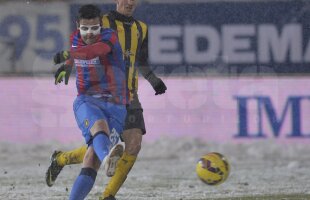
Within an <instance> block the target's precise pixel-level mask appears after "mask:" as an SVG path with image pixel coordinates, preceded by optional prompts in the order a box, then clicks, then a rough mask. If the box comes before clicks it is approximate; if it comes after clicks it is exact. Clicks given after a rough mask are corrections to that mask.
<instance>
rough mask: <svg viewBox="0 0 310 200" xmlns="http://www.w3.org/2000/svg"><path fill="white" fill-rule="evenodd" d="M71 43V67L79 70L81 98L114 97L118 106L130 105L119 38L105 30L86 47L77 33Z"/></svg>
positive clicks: (74, 33)
mask: <svg viewBox="0 0 310 200" xmlns="http://www.w3.org/2000/svg"><path fill="white" fill-rule="evenodd" d="M70 42H71V50H70V52H71V60H70V62H71V63H70V64H71V66H72V64H73V63H74V66H75V69H76V87H77V91H78V95H82V94H85V95H91V96H97V97H100V96H102V97H104V98H106V97H108V98H110V97H111V98H113V100H114V102H116V103H119V104H128V102H129V90H128V86H127V80H126V70H125V67H126V65H125V63H124V60H123V53H122V48H121V45H120V44H119V42H118V38H117V34H116V33H115V32H114V31H113V30H112V29H102V30H101V34H99V35H98V36H97V42H96V43H94V44H91V45H87V44H85V43H84V42H83V40H82V38H81V35H80V31H79V30H76V31H75V32H73V33H72V34H71V37H70ZM72 62H73V63H72Z"/></svg>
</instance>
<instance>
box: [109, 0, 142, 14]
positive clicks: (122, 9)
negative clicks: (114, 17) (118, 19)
mask: <svg viewBox="0 0 310 200" xmlns="http://www.w3.org/2000/svg"><path fill="white" fill-rule="evenodd" d="M137 1H138V0H115V2H116V11H117V12H119V13H121V14H123V15H125V16H127V17H130V16H132V14H133V12H134V11H135V9H136V6H137Z"/></svg>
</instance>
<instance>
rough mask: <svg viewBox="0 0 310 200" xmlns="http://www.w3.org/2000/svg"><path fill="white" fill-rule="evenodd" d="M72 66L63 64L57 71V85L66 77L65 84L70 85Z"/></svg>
mask: <svg viewBox="0 0 310 200" xmlns="http://www.w3.org/2000/svg"><path fill="white" fill-rule="evenodd" d="M71 70H72V67H71V66H69V65H65V64H63V65H61V66H60V67H59V68H58V69H57V71H56V73H55V85H57V84H58V83H61V82H62V81H63V80H64V79H65V84H66V85H68V81H69V77H70V74H71Z"/></svg>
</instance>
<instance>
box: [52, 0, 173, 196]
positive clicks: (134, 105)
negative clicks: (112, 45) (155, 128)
mask: <svg viewBox="0 0 310 200" xmlns="http://www.w3.org/2000/svg"><path fill="white" fill-rule="evenodd" d="M115 2H116V11H111V12H109V13H108V14H107V15H105V16H103V19H102V25H103V27H104V28H105V27H106V28H112V29H114V30H116V31H117V33H118V38H119V42H120V44H121V46H122V50H123V54H124V59H125V62H126V65H127V81H128V88H129V90H130V98H131V104H130V106H128V107H127V116H126V119H125V127H124V131H123V134H122V140H123V141H124V143H125V150H124V153H123V155H122V157H121V158H120V160H119V161H118V162H117V166H116V169H115V172H111V173H112V174H110V175H113V174H114V175H113V176H112V178H111V179H110V181H109V183H108V185H107V187H106V188H105V190H104V192H103V194H102V196H101V197H100V199H103V200H113V199H115V195H116V193H117V192H118V190H119V189H120V187H121V186H122V184H123V183H124V181H125V180H126V177H127V174H128V173H129V171H130V170H131V168H132V166H133V165H134V163H135V161H136V158H137V155H138V153H139V151H140V149H141V143H142V135H144V134H145V133H146V129H145V125H144V118H143V109H142V106H141V103H140V101H139V98H138V94H137V90H138V71H139V72H140V73H141V74H142V75H143V77H144V78H145V79H146V80H148V81H149V82H150V84H151V85H152V87H153V88H154V90H155V95H158V94H163V93H165V91H166V89H167V87H166V85H165V84H164V82H163V81H162V80H161V79H160V78H158V77H157V76H156V75H155V74H154V73H153V72H152V70H151V69H150V67H149V65H148V28H147V25H146V24H145V23H143V22H141V21H138V20H136V19H134V18H133V17H132V14H133V12H134V10H135V8H136V5H137V1H136V0H115ZM55 78H58V77H57V76H56V77H55ZM86 150H87V147H86V146H83V147H80V148H77V149H74V150H72V151H69V152H61V151H55V152H54V153H53V155H52V157H51V165H50V166H49V168H48V170H47V173H46V182H47V185H48V186H52V185H53V184H54V182H55V180H56V178H57V176H58V174H59V173H60V172H61V170H62V168H63V167H64V166H65V165H70V164H77V163H82V161H83V158H84V155H85V152H86Z"/></svg>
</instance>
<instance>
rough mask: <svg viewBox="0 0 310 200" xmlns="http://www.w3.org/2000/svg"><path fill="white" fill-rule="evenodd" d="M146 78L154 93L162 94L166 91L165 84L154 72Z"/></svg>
mask: <svg viewBox="0 0 310 200" xmlns="http://www.w3.org/2000/svg"><path fill="white" fill-rule="evenodd" d="M147 80H148V81H149V82H150V83H151V85H152V87H153V89H154V90H155V95H159V94H164V93H165V92H166V90H167V86H166V85H165V83H164V82H163V81H162V80H161V79H160V78H158V77H156V76H155V74H151V75H150V76H149V77H148V78H147Z"/></svg>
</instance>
